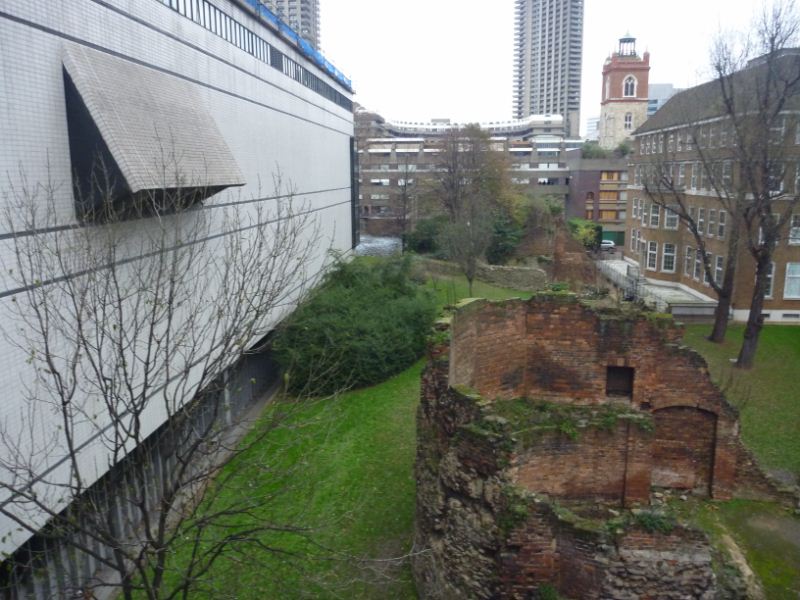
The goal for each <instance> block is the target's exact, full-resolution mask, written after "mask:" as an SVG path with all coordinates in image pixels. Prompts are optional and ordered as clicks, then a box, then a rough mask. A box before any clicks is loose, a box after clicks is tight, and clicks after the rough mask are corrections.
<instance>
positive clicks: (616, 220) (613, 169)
mask: <svg viewBox="0 0 800 600" xmlns="http://www.w3.org/2000/svg"><path fill="white" fill-rule="evenodd" d="M566 162H567V166H568V167H569V172H570V177H569V200H568V202H567V206H566V216H567V218H571V217H580V218H582V219H588V220H590V221H595V222H597V223H599V224H600V225H601V226H602V227H603V239H604V240H612V241H613V242H615V243H616V244H617V246H623V245H625V239H626V238H625V220H626V218H627V212H626V211H627V205H628V190H627V188H628V159H627V158H582V157H581V153H580V151H577V150H576V151H572V152H568V153H567V159H566Z"/></svg>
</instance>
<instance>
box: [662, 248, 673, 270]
mask: <svg viewBox="0 0 800 600" xmlns="http://www.w3.org/2000/svg"><path fill="white" fill-rule="evenodd" d="M661 270H662V271H664V272H665V273H674V272H675V244H664V253H663V256H662V257H661Z"/></svg>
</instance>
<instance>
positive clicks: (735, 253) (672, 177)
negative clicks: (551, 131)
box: [643, 1, 800, 368]
mask: <svg viewBox="0 0 800 600" xmlns="http://www.w3.org/2000/svg"><path fill="white" fill-rule="evenodd" d="M799 31H800V19H799V18H798V15H797V12H796V9H795V5H794V2H793V1H778V2H776V3H774V4H773V5H772V6H771V7H769V8H765V9H764V10H763V11H762V13H761V16H760V18H759V19H758V20H757V22H756V24H755V26H754V28H753V31H752V34H751V35H750V36H749V37H747V38H746V39H744V41H740V42H737V41H735V40H734V39H733V38H732V37H730V36H728V37H723V36H720V37H719V38H718V39H717V41H716V43H715V45H714V48H713V51H712V68H713V71H714V74H715V80H714V81H713V82H712V83H710V84H706V86H701V87H699V88H696V90H698V91H697V92H696V94H697V95H698V97H697V98H694V97H693V96H692V97H687V101H692V100H694V102H695V106H693V107H687V113H689V112H692V114H694V115H695V118H693V119H688V120H687V121H688V122H687V125H688V126H687V128H686V130H685V132H683V133H685V135H686V138H685V139H686V141H687V143H688V144H689V145H690V146H691V147H693V150H694V151H695V156H696V159H697V160H696V162H694V164H692V165H690V166H689V168H690V169H691V172H690V173H684V167H683V166H682V165H681V164H680V163H677V162H672V161H670V160H669V158H665V157H668V156H669V151H670V150H675V151H677V148H675V147H674V146H673V147H672V148H671V147H670V146H671V145H672V144H677V141H673V140H672V135H671V134H669V138H668V139H667V140H666V143H665V140H664V139H663V137H664V134H659V138H658V142H657V143H658V145H659V155H660V156H661V158H662V159H663V160H657V161H656V163H655V164H651V165H649V167H645V168H646V169H649V173H645V174H644V177H643V180H644V184H645V188H646V190H647V191H648V193H649V194H650V196H651V198H652V199H653V200H654V202H655V203H656V205H657V206H659V207H661V208H662V209H665V210H668V211H670V212H671V213H672V214H675V215H677V216H678V218H679V219H680V220H681V221H683V222H684V223H685V224H686V226H687V228H688V230H689V231H690V233H691V234H692V236H693V238H694V241H695V245H696V248H697V252H698V255H699V256H700V257H701V258H702V263H703V268H704V272H705V277H706V280H707V282H708V283H709V285H710V286H711V287H712V289H713V290H714V291H715V293H716V294H717V296H718V298H719V302H718V305H717V309H716V313H715V321H714V329H713V331H712V333H711V336H710V339H711V340H712V341H715V342H721V341H722V340H723V339H724V336H725V329H726V325H727V317H728V314H729V311H730V307H731V301H732V298H733V288H734V281H735V278H736V272H737V269H738V268H739V266H738V264H737V263H738V260H739V257H740V254H741V250H742V249H746V250H747V252H748V253H749V255H750V256H751V257H752V258H753V260H754V263H755V284H754V286H753V293H752V297H751V301H750V311H749V317H748V321H747V325H746V327H745V332H744V342H743V344H742V347H741V350H740V352H739V357H738V359H737V366H738V367H741V368H750V367H752V365H753V361H754V358H755V352H756V348H757V345H758V337H759V333H760V331H761V328H762V326H763V316H762V310H763V307H764V296H765V293H766V290H767V287H768V284H769V280H770V277H771V269H772V266H771V265H772V259H773V255H774V252H775V248H776V246H777V244H778V243H779V241H780V240H781V239H782V234H783V232H785V231H786V230H787V224H788V222H789V220H790V219H791V218H792V212H793V210H794V208H795V206H796V204H797V199H798V196H797V190H795V194H794V195H791V194H787V193H785V192H784V182H785V180H786V179H787V175H788V174H789V173H790V169H789V168H787V167H788V165H789V159H790V158H794V157H796V153H793V152H792V147H793V143H792V142H793V140H791V141H790V139H789V137H790V135H789V127H788V125H789V123H790V116H789V114H790V112H791V111H793V110H796V108H797V105H798V102H799V101H800V55H798V53H797V51H796V50H794V49H793V46H796V44H797V41H798V32H799ZM753 57H756V58H753ZM705 92H709V93H708V94H706V93H705ZM712 121H713V122H712ZM792 124H793V125H795V127H796V126H797V125H798V123H797V122H796V121H793V122H792ZM715 132H717V134H718V135H719V143H715V141H714V139H713V135H714V133H715ZM677 135H681V134H680V133H678V134H677ZM723 139H724V140H726V143H724V144H723V143H722V140H723ZM662 145H664V146H666V150H667V152H666V153H661V152H660V150H661V146H662ZM688 177H691V178H692V180H693V182H694V180H695V179H699V180H700V184H699V186H698V187H700V188H703V189H708V190H710V191H712V192H713V193H714V195H715V197H716V198H717V199H718V202H719V204H720V207H721V208H724V209H725V210H726V214H727V216H728V217H729V222H728V223H727V224H726V226H727V228H726V230H727V261H726V263H725V269H724V275H723V277H722V279H721V280H718V279H717V278H716V277H715V273H714V267H713V265H711V263H710V257H711V254H710V253H709V252H708V249H707V238H706V232H704V231H703V227H702V226H701V225H702V224H701V223H700V219H699V216H698V214H695V212H694V208H693V207H692V206H689V203H688V202H687V194H686V178H688ZM691 187H695V185H692V186H691Z"/></svg>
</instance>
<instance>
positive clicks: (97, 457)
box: [0, 0, 353, 551]
mask: <svg viewBox="0 0 800 600" xmlns="http://www.w3.org/2000/svg"><path fill="white" fill-rule="evenodd" d="M215 4H216V5H217V6H218V8H220V9H221V10H223V11H224V12H226V13H227V14H228V15H230V16H232V17H235V18H236V19H237V20H239V21H240V22H241V23H242V24H243V25H245V26H247V27H248V28H249V29H250V30H251V31H254V32H256V33H257V34H258V35H259V36H261V37H262V38H264V39H265V40H267V41H268V42H269V43H270V44H272V45H273V46H274V47H276V48H278V49H279V50H280V51H281V52H283V53H285V54H286V55H287V56H289V57H290V58H292V59H294V60H295V61H297V62H299V63H300V64H302V65H303V66H304V67H305V68H306V69H308V70H309V71H310V72H312V73H314V74H316V75H317V76H319V77H321V78H323V79H325V81H326V82H328V83H330V84H331V85H333V86H334V87H336V88H337V89H339V91H341V92H342V93H344V94H347V95H349V93H348V92H347V90H344V89H340V88H339V86H338V85H337V84H336V83H335V82H334V81H333V80H332V79H330V78H329V77H327V76H326V75H325V74H324V73H323V72H322V71H320V70H319V69H317V68H316V67H315V66H314V65H313V64H311V63H310V62H308V61H307V60H306V59H304V58H303V57H302V56H301V55H300V53H299V52H297V51H295V50H294V49H293V48H292V47H290V45H289V44H288V43H286V42H285V41H284V40H282V39H281V38H279V37H278V36H277V35H276V34H274V33H273V32H272V31H271V30H269V29H267V28H266V27H264V26H262V25H260V24H259V22H258V21H256V19H255V18H254V17H252V16H249V15H248V14H246V13H245V12H244V11H243V10H242V9H241V8H240V5H239V4H238V3H236V2H231V1H228V0H215ZM79 45H85V46H88V47H90V48H93V49H95V50H100V51H102V52H106V53H109V54H111V55H113V56H115V57H117V58H120V59H123V60H128V61H132V62H133V63H135V64H137V65H138V66H139V67H141V68H144V69H155V70H157V71H158V72H160V73H161V74H163V75H164V76H166V77H177V78H179V79H181V80H182V81H184V82H187V83H188V84H189V85H191V86H194V89H195V90H196V91H197V93H198V96H199V97H200V98H201V100H202V102H204V103H205V105H206V109H207V111H208V113H209V114H210V115H211V116H212V118H213V119H214V121H215V123H216V126H217V128H218V129H219V131H220V132H221V134H222V137H223V138H224V141H225V144H227V146H228V148H229V149H230V151H231V153H232V155H233V157H234V160H235V162H236V164H237V166H238V168H239V170H240V171H241V173H242V175H243V178H244V180H245V181H246V182H247V183H246V185H244V186H242V187H238V188H236V187H234V188H228V189H226V190H224V191H222V192H220V193H218V194H217V195H215V196H212V197H211V198H209V199H207V200H206V201H205V202H204V206H203V207H202V209H201V210H203V211H204V214H206V215H207V216H209V217H210V218H212V219H213V222H214V223H217V222H219V223H222V215H223V213H224V211H230V210H236V211H238V212H239V214H242V215H244V216H245V217H246V216H247V215H248V214H255V211H256V210H257V209H258V208H259V207H260V208H261V209H263V210H265V211H267V212H269V211H273V210H274V208H275V206H276V203H277V202H279V200H277V199H276V198H275V196H276V192H275V189H274V178H275V177H276V176H279V177H280V179H281V180H282V189H281V191H280V193H281V194H284V195H285V193H286V191H287V190H288V189H290V190H291V191H292V192H293V193H294V198H295V202H296V203H297V205H298V206H302V207H303V208H305V209H307V210H309V211H314V214H315V215H317V218H318V222H319V224H320V230H319V235H318V237H315V238H314V239H311V238H309V240H308V243H309V244H318V250H319V251H318V252H317V253H316V257H315V259H314V263H313V264H312V265H310V266H309V270H308V273H307V275H308V276H309V277H313V276H314V275H315V274H316V273H317V272H318V271H319V269H320V268H321V267H322V264H323V262H324V261H325V260H327V258H326V257H327V254H326V251H327V250H328V249H329V248H331V249H335V250H339V251H347V250H349V249H350V248H351V242H352V229H351V224H352V223H351V206H350V203H351V190H350V154H349V141H350V138H351V137H352V136H353V122H352V114H351V113H350V112H349V111H347V110H345V109H344V108H342V107H341V106H338V105H337V104H335V103H333V102H331V101H330V100H328V99H327V98H325V97H323V96H321V95H320V94H317V93H315V92H314V91H312V90H311V89H309V88H307V87H305V86H303V85H302V84H301V83H299V82H297V81H295V80H293V79H291V78H290V77H288V76H286V75H284V74H283V73H282V72H280V71H278V70H276V69H274V68H273V67H271V66H270V65H269V64H267V63H264V62H261V61H259V60H258V59H256V58H255V57H253V56H251V55H249V54H247V53H245V52H244V51H242V50H240V49H238V48H237V47H235V46H234V45H233V44H231V43H230V42H228V41H226V40H224V39H222V38H220V37H219V36H217V35H215V34H213V33H211V32H210V31H207V30H205V29H204V28H203V27H201V26H200V25H199V24H197V23H193V22H192V21H191V20H189V19H187V18H186V17H184V16H182V15H180V14H178V13H177V12H175V11H174V10H172V9H170V8H169V7H168V6H165V5H164V4H162V3H161V2H159V1H158V0H110V1H108V2H100V1H99V0H70V1H68V2H66V1H65V2H43V1H32V0H12V1H8V2H3V3H2V4H0V191H2V193H1V194H0V205H2V206H0V210H3V213H5V212H6V211H5V209H6V207H8V206H9V202H11V200H10V196H13V194H14V192H20V191H21V190H22V189H23V188H27V189H35V188H36V186H37V185H40V184H45V183H48V182H49V184H50V185H52V186H54V187H55V197H54V203H55V207H56V212H57V214H56V215H55V216H54V215H50V216H51V217H54V219H55V221H57V222H58V223H59V224H72V223H74V222H75V209H74V198H73V194H72V191H71V188H72V183H71V173H72V163H71V161H70V155H69V145H68V135H67V120H66V108H65V97H64V79H63V69H62V58H63V56H64V52H65V48H66V47H68V46H79ZM157 92H158V90H154V93H157ZM139 133H141V132H139ZM159 135H160V133H159ZM164 137H165V139H168V133H167V132H165V135H164ZM166 145H167V146H168V143H167V144H166ZM283 201H284V202H285V200H283ZM222 205H224V208H223V206H222ZM248 211H249V212H248ZM182 216H183V215H182ZM11 218H12V219H14V216H13V215H12V217H11ZM20 225H21V221H20V220H17V219H15V222H14V226H15V227H19V226H20ZM9 227H10V225H9V222H8V220H7V218H6V217H3V218H2V219H0V265H2V267H3V268H2V275H0V320H1V321H2V324H3V326H4V329H5V330H6V331H8V330H9V325H10V324H12V323H13V311H11V310H10V307H11V302H12V301H13V299H14V298H15V297H17V298H24V295H20V294H16V295H15V294H14V293H13V287H14V283H13V278H12V277H9V274H8V268H9V267H10V266H11V265H13V262H14V261H13V255H12V254H11V252H12V248H13V245H12V243H11V240H10V239H9V237H10V236H9ZM124 227H126V228H127V232H126V233H127V234H129V235H128V237H129V238H131V239H134V240H135V238H136V233H137V232H139V231H146V230H147V228H148V219H142V220H134V221H130V222H126V224H125V225H124ZM42 235H45V234H42ZM133 246H135V244H132V246H131V247H130V248H123V255H124V252H128V256H135V252H134V249H133ZM132 264H135V262H134V263H132ZM280 316H281V315H277V314H276V315H275V318H276V319H277V318H279V317H280ZM25 358H26V357H25V354H24V353H23V352H22V351H21V350H20V349H19V348H16V347H14V344H13V343H12V342H9V341H8V340H7V339H4V338H3V339H0V386H2V389H3V390H4V402H3V403H2V404H1V405H0V423H2V426H3V428H4V431H15V430H16V431H19V430H20V429H21V428H22V427H21V426H22V424H23V423H24V422H25V419H26V416H25V413H26V409H27V408H28V405H27V403H26V402H25V400H24V388H25V385H26V383H28V382H29V381H30V380H31V378H30V371H28V369H29V368H30V367H29V366H28V365H27V364H26V361H25ZM43 418H44V416H43V415H39V416H37V419H43ZM163 418H164V416H163V414H157V413H156V412H153V413H151V414H149V415H148V422H147V423H146V424H145V426H146V428H147V429H149V430H151V431H152V430H154V429H155V428H156V427H157V426H158V425H159V424H160V423H161V422H162V420H163ZM41 426H42V430H44V431H46V430H47V428H48V427H50V426H52V427H55V425H54V424H52V423H51V424H49V425H48V423H47V422H46V421H43V422H41ZM84 434H85V435H86V434H88V432H84ZM19 442H20V444H25V443H35V442H30V441H28V442H26V441H25V440H24V439H22V438H20V440H19ZM23 447H24V446H23ZM82 458H83V461H84V463H85V464H84V466H86V467H91V468H90V472H91V477H97V476H99V475H101V474H102V473H103V471H104V470H105V469H106V468H107V466H106V465H107V461H106V460H105V458H104V457H103V456H102V448H101V446H100V445H99V444H98V443H94V444H92V443H89V444H88V445H87V448H86V450H85V452H84V455H83V457H82ZM48 460H49V462H50V463H52V464H55V463H56V462H57V461H55V460H54V459H53V457H51V458H49V459H48ZM52 476H53V477H54V478H58V477H59V470H58V468H56V470H55V471H53V474H52ZM54 501H55V496H54ZM29 518H30V519H33V520H36V519H38V518H39V517H38V516H37V515H29ZM12 529H14V527H13V526H12V525H11V524H10V523H9V522H8V520H5V519H0V538H2V539H3V540H4V543H3V544H1V545H0V550H4V551H11V550H13V549H14V548H15V547H16V546H17V545H19V544H20V543H21V542H23V541H24V538H25V537H26V534H18V535H17V537H14V536H12V537H9V538H6V537H5V534H6V533H8V532H11V530H12Z"/></svg>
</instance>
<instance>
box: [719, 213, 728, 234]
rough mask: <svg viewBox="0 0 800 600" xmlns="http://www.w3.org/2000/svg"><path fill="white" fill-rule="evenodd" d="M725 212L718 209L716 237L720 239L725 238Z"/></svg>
mask: <svg viewBox="0 0 800 600" xmlns="http://www.w3.org/2000/svg"><path fill="white" fill-rule="evenodd" d="M726 216H727V213H726V212H725V211H724V210H721V211H719V224H718V225H717V237H718V238H719V239H721V240H723V239H725V218H726Z"/></svg>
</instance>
